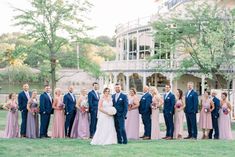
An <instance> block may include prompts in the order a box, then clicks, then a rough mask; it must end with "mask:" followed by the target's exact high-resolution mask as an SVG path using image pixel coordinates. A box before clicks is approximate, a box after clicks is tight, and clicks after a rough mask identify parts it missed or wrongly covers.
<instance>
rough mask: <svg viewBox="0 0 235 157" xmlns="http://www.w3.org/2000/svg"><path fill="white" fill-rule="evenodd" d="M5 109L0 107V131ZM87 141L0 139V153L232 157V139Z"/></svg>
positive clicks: (2, 155) (4, 155) (234, 144)
mask: <svg viewBox="0 0 235 157" xmlns="http://www.w3.org/2000/svg"><path fill="white" fill-rule="evenodd" d="M6 113H7V112H6V111H0V130H1V131H3V130H4V127H5V120H6ZM234 126H235V125H233V128H235V127H234ZM162 129H164V127H163V126H162ZM89 143H90V141H89V140H77V139H36V140H33V139H0V157H11V156H17V157H21V156H22V157H38V156H39V157H47V156H55V157H60V156H61V157H70V156H73V157H77V156H78V157H91V156H94V157H124V156H125V157H126V156H127V157H152V156H153V157H168V156H169V157H194V156H206V157H228V156H231V157H232V156H234V153H235V141H222V140H197V141H193V140H173V141H165V140H158V141H141V140H140V141H130V142H129V143H128V145H111V146H91V145H90V144H89Z"/></svg>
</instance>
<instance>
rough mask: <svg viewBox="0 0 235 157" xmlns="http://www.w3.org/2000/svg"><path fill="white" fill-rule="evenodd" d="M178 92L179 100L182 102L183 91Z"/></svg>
mask: <svg viewBox="0 0 235 157" xmlns="http://www.w3.org/2000/svg"><path fill="white" fill-rule="evenodd" d="M177 91H178V92H179V94H180V95H179V100H182V97H183V91H182V90H181V89H177Z"/></svg>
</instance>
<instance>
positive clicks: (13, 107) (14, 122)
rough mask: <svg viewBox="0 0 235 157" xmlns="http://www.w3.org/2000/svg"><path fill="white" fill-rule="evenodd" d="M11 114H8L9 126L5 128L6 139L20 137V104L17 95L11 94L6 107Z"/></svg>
mask: <svg viewBox="0 0 235 157" xmlns="http://www.w3.org/2000/svg"><path fill="white" fill-rule="evenodd" d="M4 108H6V109H7V110H8V111H9V112H8V114H7V124H6V128H5V133H4V137H5V138H16V137H19V124H18V104H17V102H16V94H15V93H11V94H9V100H8V102H7V103H6V105H5V106H4Z"/></svg>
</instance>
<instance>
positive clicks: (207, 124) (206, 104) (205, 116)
mask: <svg viewBox="0 0 235 157" xmlns="http://www.w3.org/2000/svg"><path fill="white" fill-rule="evenodd" d="M209 109H210V99H207V100H202V109H201V112H200V117H199V128H201V129H212V119H211V112H210V111H209ZM206 110H207V112H206Z"/></svg>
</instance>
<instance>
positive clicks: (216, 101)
mask: <svg viewBox="0 0 235 157" xmlns="http://www.w3.org/2000/svg"><path fill="white" fill-rule="evenodd" d="M211 95H212V98H213V99H212V101H213V102H214V105H215V108H214V110H213V111H212V112H211V117H212V126H213V129H211V130H210V132H209V139H212V134H213V131H215V133H214V139H219V126H218V118H219V109H220V100H219V99H218V98H217V97H216V92H215V91H212V93H211Z"/></svg>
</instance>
